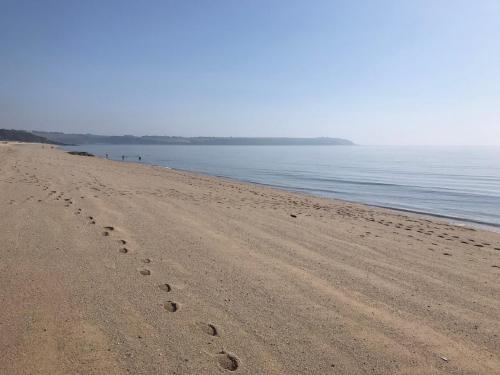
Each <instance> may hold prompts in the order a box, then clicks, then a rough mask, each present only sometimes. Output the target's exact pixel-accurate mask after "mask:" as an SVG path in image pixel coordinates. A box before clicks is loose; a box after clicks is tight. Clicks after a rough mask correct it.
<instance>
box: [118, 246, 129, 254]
mask: <svg viewBox="0 0 500 375" xmlns="http://www.w3.org/2000/svg"><path fill="white" fill-rule="evenodd" d="M118 251H119V252H120V253H122V254H127V253H128V249H127V248H126V247H122V248H121V249H120V250H118Z"/></svg>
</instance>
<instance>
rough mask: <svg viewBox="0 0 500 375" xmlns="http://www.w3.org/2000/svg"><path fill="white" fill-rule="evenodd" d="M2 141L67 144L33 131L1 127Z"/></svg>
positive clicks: (0, 136) (0, 139)
mask: <svg viewBox="0 0 500 375" xmlns="http://www.w3.org/2000/svg"><path fill="white" fill-rule="evenodd" d="M0 141H10V142H30V143H48V144H55V145H63V144H66V143H65V142H58V141H55V140H50V139H47V138H45V137H43V136H40V135H35V134H33V133H30V132H27V131H24V130H14V129H0Z"/></svg>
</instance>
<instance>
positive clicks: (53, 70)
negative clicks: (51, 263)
mask: <svg viewBox="0 0 500 375" xmlns="http://www.w3.org/2000/svg"><path fill="white" fill-rule="evenodd" d="M0 128H13V129H28V130H47V131H63V132H68V133H69V132H73V133H95V134H109V135H110V134H113V135H120V134H133V135H146V134H147V135H153V134H154V135H179V136H251V137H253V136H288V137H318V136H325V137H341V138H347V139H351V140H353V141H354V142H356V143H358V144H382V145H390V144H395V145H413V144H416V145H445V144H450V145H500V2H499V1H497V0H477V1H470V0H466V1H465V0H413V1H401V0H392V1H390V0H365V1H355V0H345V1H335V0H317V1H314V0H311V1H305V0H304V1H295V0H286V1H285V0H282V1H276V0H246V1H245V0H210V1H206V0H198V1H190V0H182V1H179V0H175V1H174V0H172V1H170V0H158V1H147V0H144V1H128V0H120V1H118V0H116V1H114V0H111V1H104V0H85V1H80V0H77V1H75V0H60V1H51V0H44V1H42V0H34V1H27V0H0Z"/></svg>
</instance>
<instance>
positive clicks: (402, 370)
mask: <svg viewBox="0 0 500 375" xmlns="http://www.w3.org/2000/svg"><path fill="white" fill-rule="evenodd" d="M0 210H1V215H0V303H1V305H0V374H2V375H8V374H37V375H38V374H50V375H55V374H223V373H230V372H231V371H234V373H238V374H488V375H491V374H500V356H499V353H500V283H499V280H500V268H499V267H500V235H499V234H495V233H492V232H487V231H480V230H473V229H467V228H463V227H457V226H453V225H448V224H447V223H445V222H440V221H437V220H429V219H428V218H426V217H423V216H417V215H405V214H402V213H399V212H397V211H391V210H384V209H376V208H372V207H367V206H363V205H358V204H350V203H346V202H341V201H333V200H328V199H320V198H314V197H310V196H305V195H300V194H293V193H289V192H285V191H280V190H277V189H270V188H265V187H260V186H255V185H250V184H242V183H238V182H233V181H226V180H222V179H216V178H210V177H204V176H199V175H194V174H190V173H185V172H179V171H172V170H168V169H165V168H160V167H153V166H146V165H136V164H124V163H119V162H113V161H107V160H102V159H98V158H90V157H82V156H73V155H68V154H67V153H65V152H63V151H61V150H58V149H54V148H51V147H50V146H47V145H45V146H42V145H37V144H32V145H27V144H25V145H20V144H0ZM292 215H295V216H296V217H295V216H292ZM125 249H126V250H125ZM125 251H126V252H125Z"/></svg>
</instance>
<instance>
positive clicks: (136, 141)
mask: <svg viewBox="0 0 500 375" xmlns="http://www.w3.org/2000/svg"><path fill="white" fill-rule="evenodd" d="M32 133H33V134H35V135H37V136H40V137H44V138H46V139H48V140H50V141H52V142H58V143H64V144H71V145H86V144H87V145H88V144H115V145H266V146H277V145H284V146H285V145H289V146H299V145H300V146H303V145H311V146H352V145H354V143H353V142H351V141H350V140H347V139H341V138H328V137H319V138H288V137H248V138H247V137H175V136H156V135H146V136H142V137H137V136H133V135H120V136H105V135H94V134H66V133H59V132H41V131H33V132H32Z"/></svg>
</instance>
